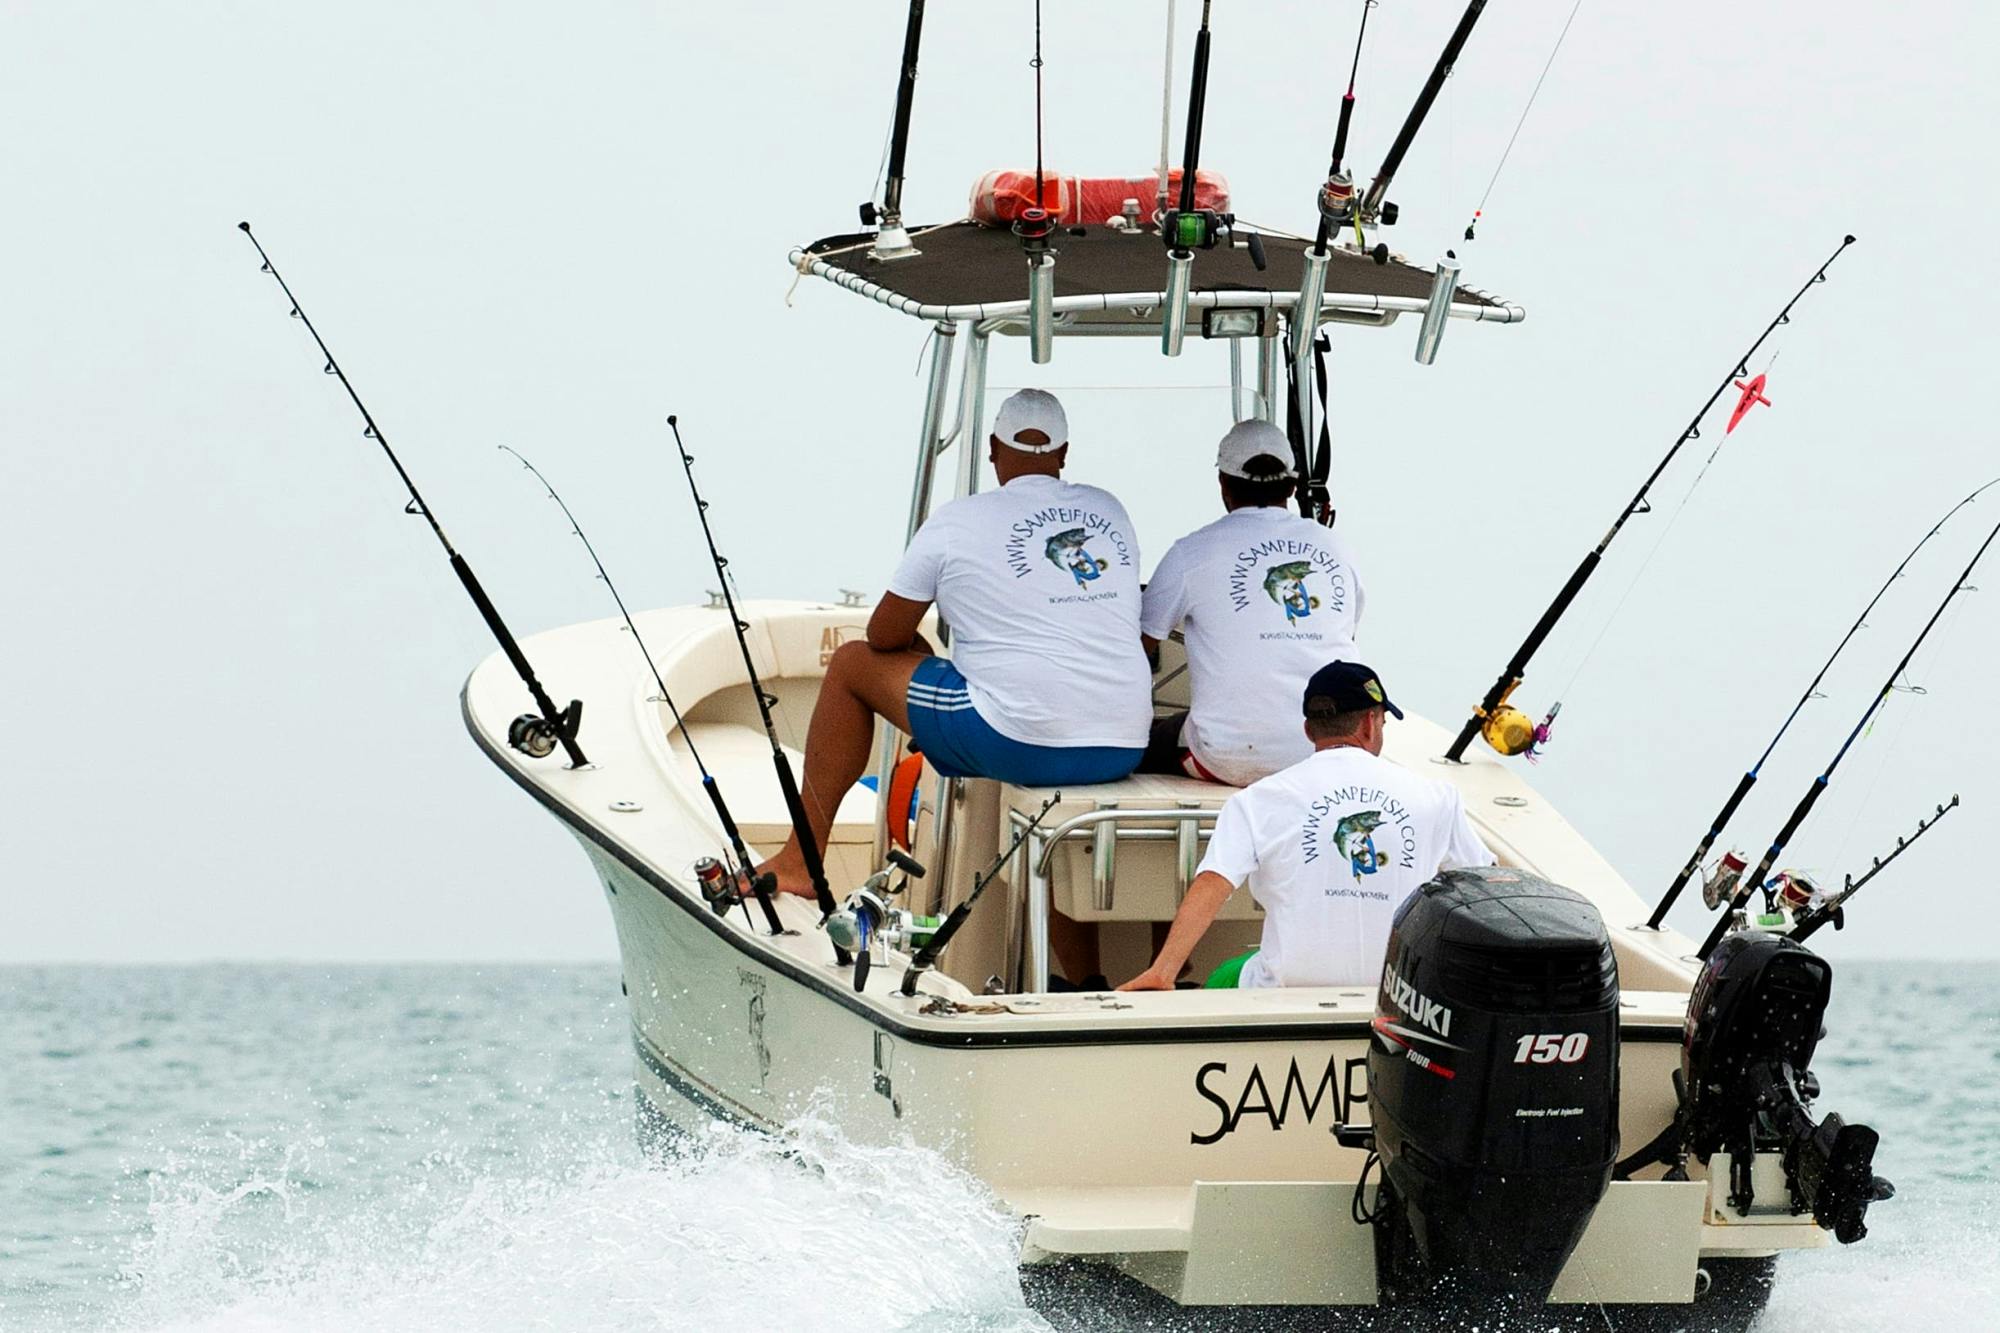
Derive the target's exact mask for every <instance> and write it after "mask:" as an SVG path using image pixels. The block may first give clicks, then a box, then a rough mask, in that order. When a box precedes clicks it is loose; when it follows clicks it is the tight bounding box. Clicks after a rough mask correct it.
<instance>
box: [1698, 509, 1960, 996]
mask: <svg viewBox="0 0 2000 1333" xmlns="http://www.w3.org/2000/svg"><path fill="white" fill-rule="evenodd" d="M1996 538H2000V523H1996V524H1994V525H1993V529H1992V531H1990V532H1988V533H1987V534H1986V540H1985V541H1983V542H1981V543H1980V544H1979V549H1978V550H1977V551H1975V552H1973V555H1972V559H1970V560H1968V561H1966V564H1965V568H1964V570H1963V571H1961V572H1960V573H1959V576H1958V578H1957V579H1956V580H1954V581H1953V583H1952V585H1951V591H1949V592H1947V593H1946V594H1945V595H1944V600H1943V601H1941V602H1939V603H1938V606H1937V610H1935V611H1933V612H1931V618H1930V619H1929V620H1927V621H1925V622H1924V627H1923V629H1922V630H1920V631H1918V633H1917V637H1916V639H1915V640H1914V641H1913V642H1912V643H1911V644H1910V646H1909V648H1908V649H1907V650H1905V651H1904V653H1903V656H1902V657H1901V658H1900V659H1899V660H1898V661H1897V663H1896V665H1895V667H1894V669H1893V670H1891V671H1890V672H1889V678H1888V680H1887V681H1886V682H1885V683H1884V684H1883V686H1882V689H1881V692H1880V693H1878V694H1877V695H1876V696H1875V697H1874V698H1873V699H1871V700H1870V701H1869V703H1868V708H1867V710H1866V711H1865V712H1863V713H1862V714H1861V719H1860V721H1858V722H1856V723H1855V724H1854V730H1852V731H1850V732H1848V733H1847V739H1846V740H1844V741H1842V742H1841V744H1840V748H1839V749H1838V750H1836V751H1835V752H1834V755H1833V758H1832V759H1831V760H1830V761H1828V763H1827V766H1826V767H1825V769H1823V770H1822V771H1821V772H1820V775H1819V776H1818V777H1817V778H1814V779H1813V782H1812V785H1811V786H1810V787H1808V788H1806V794H1805V795H1804V796H1802V797H1800V798H1799V803H1798V805H1797V806H1796V807H1794V808H1793V810H1792V813H1791V815H1790V817H1789V818H1787V819H1786V820H1785V824H1784V827H1783V828H1781V829H1779V830H1778V834H1777V836H1776V837H1774V838H1773V839H1772V840H1771V845H1770V846H1769V847H1768V848H1766V849H1765V852H1764V855H1763V857H1762V858H1761V859H1760V860H1759V861H1758V862H1757V868H1756V869H1755V870H1753V871H1751V872H1750V873H1749V875H1747V876H1745V877H1744V878H1742V879H1741V880H1739V881H1738V882H1737V886H1736V891H1735V893H1734V894H1732V895H1731V897H1730V899H1729V902H1728V904H1727V906H1726V907H1725V909H1724V911H1723V913H1722V915H1721V917H1720V918H1719V919H1718V920H1717V921H1716V923H1715V925H1714V927H1713V928H1712V929H1711V930H1710V931H1709V933H1708V938H1707V939H1705V940H1703V941H1702V945H1701V948H1700V950H1698V951H1697V954H1696V956H1697V957H1698V958H1701V959H1702V960H1704V961H1706V960H1707V958H1708V956H1709V955H1710V954H1711V953H1713V952H1715V946H1716V945H1717V944H1719V943H1721V942H1722V937H1723V936H1724V935H1726V934H1727V933H1728V932H1729V925H1730V921H1731V919H1732V918H1733V917H1734V916H1735V915H1736V913H1737V912H1738V911H1739V910H1740V909H1741V908H1742V906H1743V904H1744V902H1745V900H1747V899H1748V898H1749V896H1750V894H1751V891H1752V890H1754V889H1760V888H1762V887H1763V886H1764V883H1765V877H1766V876H1767V875H1768V874H1769V873H1770V871H1771V867H1772V866H1773V865H1775V864H1776V863H1777V860H1778V857H1779V856H1780V855H1781V854H1783V852H1784V850H1785V847H1786V845H1787V844H1789V843H1790V842H1791V839H1792V835H1793V834H1794V833H1797V832H1798V830H1799V827H1800V825H1802V824H1804V823H1805V821H1806V818H1807V816H1809V815H1810V814H1811V813H1812V809H1813V806H1814V804H1815V803H1816V802H1817V801H1818V800H1819V798H1820V797H1821V796H1822V795H1824V794H1825V792H1826V789H1827V787H1828V785H1829V784H1831V783H1832V781H1833V774H1834V770H1835V769H1837V768H1839V767H1840V761H1841V760H1843V759H1845V758H1846V757H1847V754H1848V751H1850V750H1852V749H1853V748H1854V743H1855V742H1856V741H1857V740H1858V739H1860V737H1861V735H1862V733H1863V732H1864V731H1865V730H1866V729H1867V728H1868V726H1869V725H1870V723H1871V722H1872V721H1873V720H1874V717H1875V714H1876V712H1877V711H1878V710H1879V709H1880V708H1881V707H1882V705H1883V704H1884V703H1885V702H1886V701H1887V700H1888V698H1889V696H1890V695H1891V694H1892V693H1894V692H1895V688H1896V682H1897V681H1898V680H1901V679H1903V678H1904V673H1905V672H1906V671H1907V670H1908V669H1909V666H1910V662H1911V661H1912V660H1913V659H1914V658H1915V657H1916V655H1917V653H1918V651H1919V650H1920V649H1921V648H1922V647H1923V646H1924V642H1925V640H1927V639H1928V638H1929V637H1930V634H1931V631H1932V630H1934V629H1936V628H1937V626H1938V621H1939V620H1940V619H1942V618H1943V616H1944V614H1945V612H1946V611H1948V610H1950V609H1951V604H1952V603H1953V602H1954V601H1956V600H1957V599H1958V595H1959V594H1960V593H1963V592H1971V591H1974V588H1973V585H1972V584H1971V582H1970V581H1969V580H1970V579H1971V578H1972V572H1973V571H1974V570H1975V569H1977V568H1978V567H1979V562H1980V561H1981V560H1982V559H1984V558H1985V556H1986V552H1987V550H1988V549H1989V548H1990V547H1991V546H1992V545H1993V543H1994V540H1995V539H1996Z"/></svg>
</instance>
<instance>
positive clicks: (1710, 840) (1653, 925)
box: [1646, 477, 2000, 930]
mask: <svg viewBox="0 0 2000 1333" xmlns="http://www.w3.org/2000/svg"><path fill="white" fill-rule="evenodd" d="M1994 486H2000V477H1995V478H1994V479H1993V480H1992V481H1989V482H1987V483H1986V485H1984V486H1981V487H1980V488H1979V489H1978V490H1976V491H1974V492H1972V494H1970V495H1968V496H1966V497H1965V498H1964V499H1963V500H1960V501H1959V502H1958V503H1957V504H1955V505H1953V506H1952V507H1951V508H1950V509H1949V510H1947V511H1946V512H1945V516H1944V517H1943V518H1941V519H1939V520H1938V521H1937V522H1936V523H1934V524H1932V525H1931V530H1930V531H1929V532H1926V533H1925V534H1924V536H1923V540H1922V541H1919V542H1918V543H1917V544H1916V545H1915V546H1913V547H1911V548H1910V553H1909V554H1908V555H1906V556H1904V557H1903V562H1902V563H1901V564H1899V565H1897V566H1896V571H1895V573H1893V574H1891V575H1889V577H1888V578H1887V579H1886V580H1884V581H1883V584H1882V586H1881V587H1880V588H1877V589H1876V590H1875V595H1874V596H1873V597H1871V598H1869V599H1868V605H1866V606H1864V607H1862V608H1861V614H1860V615H1858V616H1856V617H1855V618H1854V623H1853V624H1852V625H1849V626H1848V627H1847V633H1846V634H1844V635H1842V636H1841V639H1840V642H1839V643H1838V644H1836V645H1835V646H1834V649H1833V653H1832V655H1831V656H1829V657H1828V658H1827V659H1826V661H1825V662H1824V663H1822V664H1821V665H1820V669H1819V673H1818V674H1817V675H1815V676H1814V677H1813V678H1812V683H1811V684H1810V685H1808V686H1806V691H1805V693H1804V694H1801V695H1800V696H1799V701H1798V702H1797V703H1795V704H1793V705H1792V711H1791V712H1790V713H1789V714H1787V715H1786V717H1785V721H1784V725H1782V726H1780V727H1779V728H1778V734H1777V735H1775V736H1773V737H1771V743H1770V744H1769V745H1767V746H1765V747H1764V753H1763V754H1761V755H1759V756H1757V762H1756V763H1754V764H1752V765H1750V768H1749V770H1748V771H1747V772H1745V773H1744V774H1743V776H1742V778H1741V779H1740V780H1739V781H1738V782H1737V784H1736V790H1735V791H1733V792H1731V793H1730V795H1729V799H1728V800H1727V801H1725V802H1724V803H1723V806H1722V809H1721V810H1720V811H1719V812H1718V813H1717V814H1716V816H1715V819H1714V821H1713V822H1711V823H1710V825H1709V829H1708V832H1707V833H1706V834H1704V835H1703V836H1702V839H1701V841H1700V842H1699V843H1697V844H1695V849H1694V854H1693V855H1691V856H1689V857H1688V861H1687V864H1686V865H1684V866H1682V867H1681V871H1680V873H1679V874H1678V875H1675V876H1674V882H1673V883H1672V884H1669V885H1668V886H1667V892H1666V895H1665V896H1664V897H1662V898H1661V899H1660V903H1659V906H1657V907H1655V908H1654V909H1653V915H1652V916H1650V917H1648V918H1647V919H1646V929H1648V930H1658V929H1659V928H1660V922H1661V921H1663V920H1664V919H1665V918H1666V915H1667V912H1668V910H1669V909H1671V908H1672V907H1673V905H1674V900H1675V899H1677V898H1679V897H1680V896H1681V890H1682V889H1683V888H1685V887H1687V882H1688V880H1690V879H1692V878H1693V877H1694V875H1695V873H1696V872H1697V871H1699V870H1700V869H1701V863H1702V862H1703V861H1706V860H1707V859H1708V853H1709V851H1710V849H1711V848H1713V847H1714V846H1715V842H1716V839H1718V838H1720V837H1721V836H1722V832H1723V830H1724V829H1725V828H1726V827H1728V824H1729V821H1730V820H1731V819H1733V818H1734V817H1735V815H1736V808H1737V807H1738V806H1740V805H1742V804H1743V798H1744V797H1746V796H1748V795H1749V794H1750V789H1751V788H1752V787H1754V786H1756V785H1757V775H1758V774H1759V773H1760V772H1761V771H1762V770H1763V767H1764V764H1765V762H1766V761H1768V760H1769V759H1770V757H1771V754H1772V752H1773V751H1775V750H1776V749H1777V748H1778V742H1779V741H1781V740H1783V739H1784V738H1785V733H1786V732H1787V731H1789V730H1791V726H1792V723H1794V722H1796V721H1797V720H1798V717H1799V714H1800V713H1802V712H1804V711H1805V706H1806V705H1807V704H1808V703H1811V702H1812V701H1813V700H1814V699H1816V698H1818V697H1819V686H1820V682H1821V681H1823V680H1825V679H1826V673H1827V672H1828V671H1829V670H1831V669H1832V668H1833V664H1834V662H1835V661H1837V660H1838V659H1839V657H1840V655H1841V653H1843V652H1845V651H1846V650H1847V645H1848V644H1849V643H1851V642H1852V641H1853V639H1854V636H1855V635H1856V634H1859V633H1860V632H1861V631H1862V630H1863V629H1866V628H1867V626H1868V617H1869V614H1870V613H1871V612H1873V611H1874V610H1875V607H1876V605H1877V604H1878V603H1880V602H1881V600H1882V599H1883V597H1885V596H1887V595H1888V592H1889V589H1890V588H1892V587H1894V586H1895V584H1896V581H1897V580H1898V579H1900V578H1902V577H1903V571H1904V570H1906V569H1908V568H1909V567H1910V562H1911V561H1912V560H1914V559H1916V558H1917V552H1919V551H1921V550H1923V549H1924V547H1925V546H1927V545H1929V544H1930V540H1931V538H1933V537H1935V536H1937V535H1938V532H1939V530H1940V529H1942V528H1943V527H1944V525H1945V524H1947V523H1949V522H1951V520H1952V516H1953V515H1954V514H1956V513H1958V511H1959V510H1961V509H1963V508H1965V507H1966V506H1967V505H1969V504H1971V503H1972V502H1973V501H1974V500H1977V499H1978V498H1979V497H1980V496H1981V495H1982V494H1984V493H1985V492H1986V491H1987V490H1990V489H1991V488H1992V487H1994Z"/></svg>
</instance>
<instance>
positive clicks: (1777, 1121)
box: [1681, 930, 1895, 1244]
mask: <svg viewBox="0 0 2000 1333" xmlns="http://www.w3.org/2000/svg"><path fill="white" fill-rule="evenodd" d="M1832 991H1833V967H1832V965H1831V964H1829V963H1828V962H1827V961H1826V960H1825V959H1824V958H1821V957H1820V956H1819V955H1818V954H1816V953H1814V952H1813V951H1812V950H1810V949H1808V948H1806V947H1805V946H1804V945H1802V944H1798V943H1795V942H1794V941H1792V940H1789V939H1786V938H1785V937H1784V936H1782V935H1771V934H1766V933H1765V932H1763V931H1758V930H1745V931H1739V932H1737V933H1736V934H1734V935H1728V936H1725V937H1724V938H1723V940H1722V943H1721V944H1719V945H1717V946H1716V950H1715V952H1714V953H1712V954H1710V955H1709V958H1708V963H1707V965H1706V966H1704V967H1703V968H1702V971H1701V976H1700V977H1699V978H1698V979H1697V980H1696V981H1695V985H1694V993H1693V994H1692V995H1690V996H1689V998H1688V1018H1687V1031H1686V1034H1685V1036H1684V1038H1683V1042H1682V1047H1681V1084H1682V1087H1683V1088H1684V1089H1685V1097H1686V1102H1685V1104H1684V1105H1683V1107H1682V1108H1681V1127H1682V1129H1683V1131H1684V1133H1685V1144H1686V1146H1687V1147H1688V1148H1689V1149H1691V1150H1692V1151H1693V1152H1694V1154H1695V1156H1697V1157H1699V1158H1700V1159H1701V1160H1702V1161H1704V1162H1708V1161H1710V1159H1711V1158H1719V1157H1724V1156H1726V1157H1727V1158H1728V1161H1729V1202H1730V1204H1731V1206H1732V1207H1734V1208H1735V1209H1736V1211H1737V1212H1738V1213H1739V1214H1742V1215H1747V1214H1748V1213H1749V1212H1750V1210H1751V1207H1752V1206H1753V1205H1754V1204H1756V1203H1757V1202H1758V1201H1757V1198H1756V1193H1755V1190H1754V1188H1753V1185H1752V1164H1753V1162H1754V1160H1755V1158H1756V1155H1757V1154H1758V1153H1760V1152H1777V1153H1781V1154H1782V1155H1783V1163H1784V1168H1785V1184H1786V1187H1787V1193H1786V1197H1785V1198H1783V1199H1782V1200H1778V1201H1776V1202H1777V1204H1778V1205H1779V1206H1780V1207H1782V1208H1784V1209H1786V1210H1788V1211H1790V1212H1793V1213H1811V1214H1812V1216H1813V1220H1814V1221H1815V1222H1817V1223H1819V1225H1820V1226H1822V1227H1824V1228H1825V1229H1827V1230H1829V1231H1831V1232H1833V1233H1834V1235H1835V1236H1836V1237H1837V1238H1838V1239H1839V1240H1840V1242H1841V1243H1842V1244H1852V1243H1853V1242H1855V1241H1857V1240H1860V1239H1861V1238H1862V1237H1863V1236H1865V1235H1867V1234H1868V1226H1867V1217H1868V1205H1869V1204H1871V1203H1878V1202H1880V1201H1881V1200H1883V1199H1887V1198H1889V1197H1891V1196H1892V1195H1894V1193H1895V1188H1894V1187H1893V1186H1892V1185H1890V1184H1889V1182H1888V1181H1886V1180H1883V1179H1882V1178H1881V1177H1879V1176H1877V1175H1876V1174H1875V1172H1874V1169H1873V1165H1874V1160H1875V1147H1876V1144H1877V1141H1878V1139H1877V1135H1876V1133H1875V1131H1874V1130H1873V1129H1870V1128H1869V1127H1868V1126H1866V1125H1850V1124H1848V1123H1847V1122H1846V1121H1844V1120H1842V1119H1841V1117H1840V1116H1839V1115H1838V1114H1829V1115H1828V1116H1827V1117H1826V1118H1825V1119H1823V1120H1815V1119H1814V1118H1813V1115H1812V1103H1813V1099H1814V1098H1815V1097H1817V1096H1818V1095H1819V1080H1818V1079H1817V1078H1815V1077H1814V1076H1813V1073H1812V1071H1811V1070H1810V1069H1809V1068H1808V1067H1807V1066H1809V1065H1810V1064H1811V1063H1812V1057H1813V1051H1814V1049H1815V1048H1816V1047H1817V1046H1818V1045H1819V1039H1820V1037H1821V1036H1822V1035H1823V1034H1824V1028H1823V1023H1824V1021H1825V1018H1826V1006H1827V1000H1828V997H1829V996H1830V995H1831V994H1832ZM1714 1169H1716V1165H1715V1164H1711V1166H1710V1170H1711V1171H1713V1170H1714Z"/></svg>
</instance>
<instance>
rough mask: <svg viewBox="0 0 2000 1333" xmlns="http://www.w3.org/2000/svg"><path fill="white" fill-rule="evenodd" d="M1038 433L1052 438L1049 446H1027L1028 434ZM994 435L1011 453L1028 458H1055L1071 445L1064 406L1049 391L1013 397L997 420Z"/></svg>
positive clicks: (1022, 391)
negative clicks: (1023, 436)
mask: <svg viewBox="0 0 2000 1333" xmlns="http://www.w3.org/2000/svg"><path fill="white" fill-rule="evenodd" d="M1031 430H1038V431H1040V432H1041V433H1042V434H1044V435H1046V436H1048V440H1049V442H1048V443H1047V444H1023V443H1022V442H1021V439H1020V437H1021V434H1022V432H1024V431H1031ZM993 435H994V438H995V439H997V440H999V441H1000V443H1002V444H1004V445H1006V446H1007V447H1008V448H1009V449H1018V450H1020V451H1021V452H1022V453H1024V454H1052V453H1054V452H1055V451H1056V450H1058V449H1060V448H1062V447H1063V446H1064V445H1066V444H1068V443H1069V418H1068V417H1066V416H1064V415H1063V409H1062V404H1061V403H1059V402H1057V401H1056V396H1055V395H1054V394H1052V393H1050V392H1049V391H1048V390H1046V389H1020V390H1017V391H1016V392H1014V393H1012V394H1009V395H1008V397H1007V401H1006V402H1004V403H1002V404H1000V412H999V414H998V415H997V416H995V417H994V418H993Z"/></svg>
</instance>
